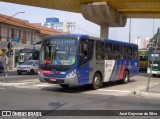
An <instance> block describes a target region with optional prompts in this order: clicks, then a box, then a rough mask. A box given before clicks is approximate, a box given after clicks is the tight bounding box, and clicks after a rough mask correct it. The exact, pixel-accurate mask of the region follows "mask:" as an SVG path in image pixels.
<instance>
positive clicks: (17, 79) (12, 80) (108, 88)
mask: <svg viewBox="0 0 160 119" xmlns="http://www.w3.org/2000/svg"><path fill="white" fill-rule="evenodd" d="M148 76H149V75H148V74H146V73H144V72H140V73H139V75H137V76H134V77H132V78H131V79H130V82H129V83H128V84H119V83H117V82H111V83H105V84H104V85H103V87H102V88H101V89H98V90H91V89H90V88H88V89H87V91H83V90H82V91H81V92H83V93H88V94H100V95H101V94H103V95H115V96H127V95H135V96H142V97H150V98H160V77H158V76H157V77H151V79H150V83H149V90H148V91H146V89H147V84H148ZM0 86H14V87H18V88H29V89H30V88H31V89H41V88H51V89H52V88H53V89H54V90H57V88H61V87H60V86H59V85H55V84H48V83H41V82H39V80H38V75H37V74H35V75H28V74H23V75H18V74H17V72H15V71H12V72H9V73H8V80H7V83H6V76H5V72H4V73H1V74H0ZM82 87H83V86H82ZM84 87H87V86H84ZM77 89H78V90H81V86H80V87H79V86H78V87H77Z"/></svg>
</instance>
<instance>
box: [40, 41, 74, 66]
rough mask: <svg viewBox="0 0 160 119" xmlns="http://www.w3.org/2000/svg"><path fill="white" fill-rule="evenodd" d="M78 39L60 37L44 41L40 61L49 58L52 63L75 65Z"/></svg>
mask: <svg viewBox="0 0 160 119" xmlns="http://www.w3.org/2000/svg"><path fill="white" fill-rule="evenodd" d="M76 48H77V41H76V39H67V38H64V39H63V38H58V39H50V40H46V41H44V43H43V45H42V48H41V56H40V63H43V62H44V61H45V60H49V61H50V63H51V64H52V65H73V64H74V63H75V60H76Z"/></svg>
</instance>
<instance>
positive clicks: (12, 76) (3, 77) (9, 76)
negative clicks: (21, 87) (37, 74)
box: [0, 76, 20, 78]
mask: <svg viewBox="0 0 160 119" xmlns="http://www.w3.org/2000/svg"><path fill="white" fill-rule="evenodd" d="M12 77H13V78H14V77H20V76H8V78H12ZM0 78H6V76H2V77H0Z"/></svg>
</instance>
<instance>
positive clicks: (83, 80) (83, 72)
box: [77, 64, 89, 85]
mask: <svg viewBox="0 0 160 119" xmlns="http://www.w3.org/2000/svg"><path fill="white" fill-rule="evenodd" d="M77 72H78V73H77V74H78V75H79V76H80V77H79V78H78V84H79V85H81V84H88V83H89V64H85V65H84V66H82V67H79V68H78V71H77Z"/></svg>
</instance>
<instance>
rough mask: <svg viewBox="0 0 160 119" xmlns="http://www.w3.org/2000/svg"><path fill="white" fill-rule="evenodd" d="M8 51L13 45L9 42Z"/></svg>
mask: <svg viewBox="0 0 160 119" xmlns="http://www.w3.org/2000/svg"><path fill="white" fill-rule="evenodd" d="M7 48H8V50H10V49H11V48H12V44H11V43H10V42H9V43H8V45H7Z"/></svg>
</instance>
